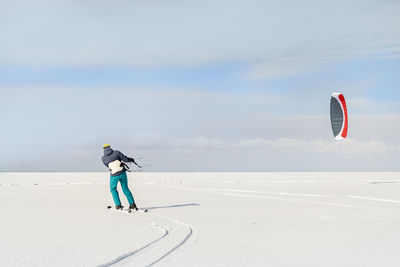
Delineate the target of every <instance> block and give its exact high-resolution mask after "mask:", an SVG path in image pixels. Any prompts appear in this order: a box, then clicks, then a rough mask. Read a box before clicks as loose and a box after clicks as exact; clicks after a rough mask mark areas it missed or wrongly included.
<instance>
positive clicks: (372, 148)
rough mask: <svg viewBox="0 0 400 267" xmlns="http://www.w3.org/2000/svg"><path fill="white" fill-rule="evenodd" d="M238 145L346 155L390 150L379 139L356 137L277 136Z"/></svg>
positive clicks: (380, 152) (245, 141)
mask: <svg viewBox="0 0 400 267" xmlns="http://www.w3.org/2000/svg"><path fill="white" fill-rule="evenodd" d="M239 145H240V147H241V148H243V149H247V150H254V149H256V150H261V149H269V150H277V151H285V152H292V153H296V152H298V151H311V152H315V153H329V152H332V153H337V154H347V155H354V154H356V155H368V154H375V153H379V154H386V153H388V152H389V151H390V148H389V147H388V145H386V144H385V143H384V142H382V141H380V140H367V141H361V140H357V139H348V140H345V141H342V142H336V141H331V142H329V141H326V140H320V139H319V140H309V141H306V140H299V139H295V138H277V139H274V140H265V139H262V138H255V139H244V140H241V141H239Z"/></svg>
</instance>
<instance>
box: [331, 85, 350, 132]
mask: <svg viewBox="0 0 400 267" xmlns="http://www.w3.org/2000/svg"><path fill="white" fill-rule="evenodd" d="M331 125H332V132H333V136H334V137H335V139H336V140H343V139H345V138H346V137H347V131H348V127H349V117H348V116H347V107H346V101H345V99H344V96H343V94H341V93H333V94H332V97H331Z"/></svg>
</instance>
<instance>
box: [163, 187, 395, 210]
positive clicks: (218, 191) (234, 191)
mask: <svg viewBox="0 0 400 267" xmlns="http://www.w3.org/2000/svg"><path fill="white" fill-rule="evenodd" d="M169 188H174V189H180V190H187V191H193V192H204V193H213V194H219V195H226V196H235V197H245V198H258V199H269V200H280V201H287V202H294V203H303V204H317V205H326V206H332V207H346V208H367V209H368V208H370V209H382V208H384V207H374V206H362V205H354V204H343V203H334V202H326V201H319V200H317V201H315V200H299V199H289V198H280V197H273V196H265V195H262V194H266V195H287V196H298V197H305V198H313V199H315V198H316V197H333V196H324V195H315V194H298V193H287V192H263V191H250V190H237V189H226V188H190V187H177V186H170V187H169ZM249 193H253V194H249ZM254 193H256V194H257V195H255V194H254ZM344 197H346V198H352V199H360V200H371V201H379V202H390V203H396V204H397V203H399V204H400V201H398V200H393V199H379V198H371V197H362V196H344Z"/></svg>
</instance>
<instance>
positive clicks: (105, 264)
mask: <svg viewBox="0 0 400 267" xmlns="http://www.w3.org/2000/svg"><path fill="white" fill-rule="evenodd" d="M152 225H153V226H154V227H156V228H159V229H161V230H162V231H163V232H164V234H163V235H162V236H161V237H159V238H157V239H155V240H153V241H151V242H149V243H147V244H146V245H144V246H143V247H141V248H138V249H135V250H133V251H131V252H128V253H125V254H123V255H121V256H119V257H117V258H115V259H114V260H112V261H110V262H107V263H104V264H100V265H99V267H108V266H112V265H114V264H116V263H118V262H120V261H122V260H124V259H126V258H128V257H130V256H133V255H135V254H136V253H138V252H139V251H142V250H144V249H146V248H148V247H150V246H151V245H153V244H155V243H157V242H158V241H160V240H161V239H163V238H164V237H166V236H167V235H168V234H169V231H168V230H167V229H166V228H164V227H162V226H159V225H156V224H155V223H152Z"/></svg>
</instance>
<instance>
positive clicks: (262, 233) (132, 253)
mask: <svg viewBox="0 0 400 267" xmlns="http://www.w3.org/2000/svg"><path fill="white" fill-rule="evenodd" d="M128 177H129V184H130V188H131V190H132V192H133V195H134V197H135V199H136V203H137V204H138V206H139V207H142V208H148V209H149V212H148V213H138V212H134V213H131V214H128V213H123V212H118V211H115V210H114V209H111V210H109V209H107V208H106V207H107V206H108V205H112V198H111V194H110V193H109V188H108V179H109V177H108V174H107V173H0V211H1V212H0V236H1V238H0V266H111V265H113V266H119V265H124V266H153V265H154V266H307V267H309V266H352V267H354V266H400V254H399V253H398V252H399V251H400V224H399V222H400V194H399V193H400V173H240V172H238V173H162V172H159V173H144V172H137V173H129V174H128ZM119 192H120V197H121V200H122V202H123V204H124V205H127V201H126V198H125V197H124V195H123V194H122V191H121V190H120V189H119Z"/></svg>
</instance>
